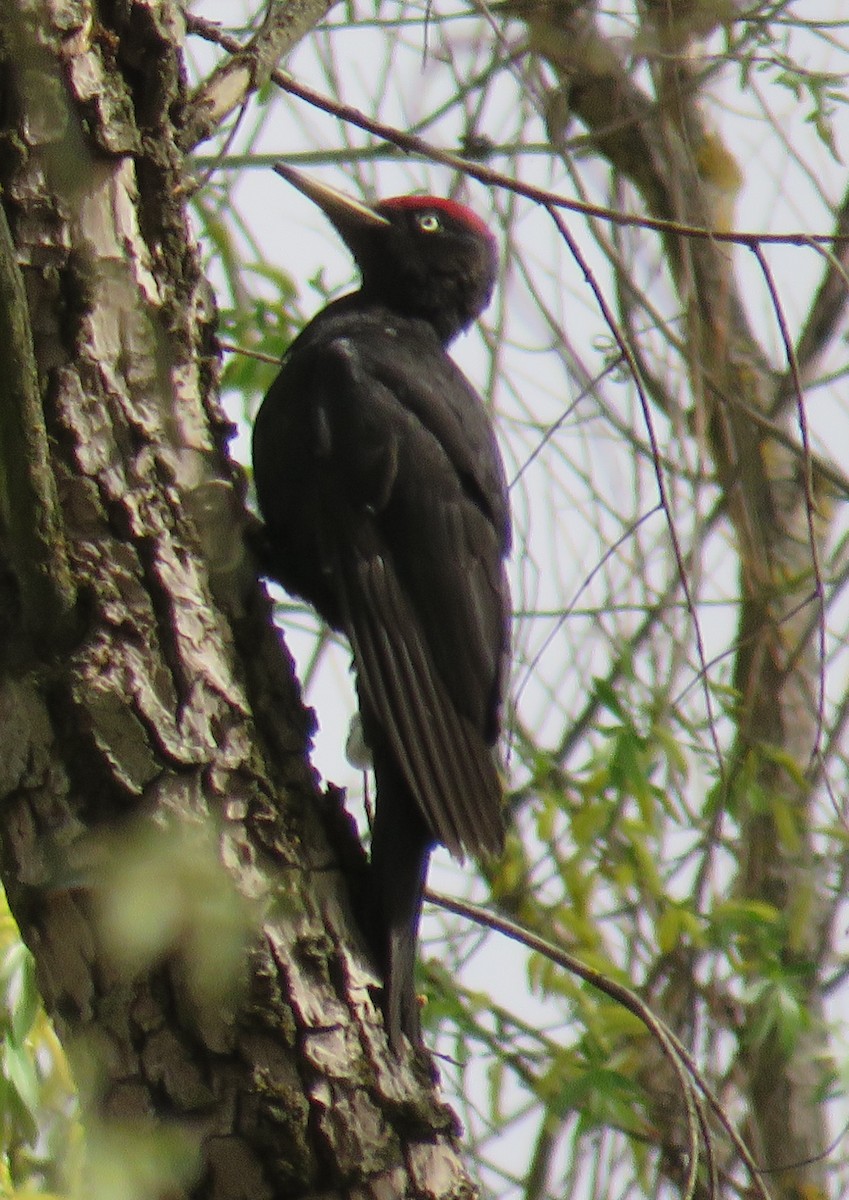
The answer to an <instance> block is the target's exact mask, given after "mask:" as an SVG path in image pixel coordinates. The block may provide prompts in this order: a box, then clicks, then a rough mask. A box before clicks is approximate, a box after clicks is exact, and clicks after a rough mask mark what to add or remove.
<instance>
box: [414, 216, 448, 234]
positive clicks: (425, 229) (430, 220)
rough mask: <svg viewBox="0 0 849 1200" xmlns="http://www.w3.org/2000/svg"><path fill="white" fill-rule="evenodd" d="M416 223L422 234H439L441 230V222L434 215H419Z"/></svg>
mask: <svg viewBox="0 0 849 1200" xmlns="http://www.w3.org/2000/svg"><path fill="white" fill-rule="evenodd" d="M416 221H417V223H418V226H419V229H420V230H421V231H422V233H439V231H440V229H441V228H442V222H441V221H440V219H439V217H438V216H437V215H436V213H432V212H428V213H420V214H419V216H417V217H416Z"/></svg>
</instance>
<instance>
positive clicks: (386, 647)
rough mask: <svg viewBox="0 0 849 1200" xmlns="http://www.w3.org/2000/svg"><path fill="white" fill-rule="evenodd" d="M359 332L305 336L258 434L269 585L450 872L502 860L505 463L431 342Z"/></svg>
mask: <svg viewBox="0 0 849 1200" xmlns="http://www.w3.org/2000/svg"><path fill="white" fill-rule="evenodd" d="M356 319H357V326H356V329H355V330H352V331H351V332H352V336H350V337H349V336H346V334H347V332H348V331H347V329H346V321H345V319H344V315H343V318H341V319H340V318H339V317H336V318H334V319H333V320H331V321H329V322H327V328H326V330H325V331H324V336H322V330H321V329H320V328H319V329H318V330H316V329H315V323H314V326H313V328H312V332H311V336H310V337H309V338H308V339H307V341H306V343H305V344H304V343H302V344H301V346H298V345H297V343H296V347H295V348H294V349H295V351H296V352H293V353H292V354H291V356H290V358H289V360H288V363H287V365H286V366H284V370H283V372H282V373H281V376H280V378H279V380H278V382H277V384H276V385H275V388H274V389H272V392H271V393H270V394H269V397H268V398H267V400H266V403H265V405H264V406H263V409H262V411H261V413H260V416H259V418H258V420H257V426H256V433H255V449H254V462H255V476H256V484H257V490H258V494H259V499H260V506H261V508H262V510H263V514H264V516H265V518H266V521H267V523H268V524H269V526H270V528H271V531H272V537H273V541H274V543H275V544H276V545H279V546H281V547H284V548H288V549H284V550H283V557H282V558H281V561H280V563H279V564H278V570H277V573H278V575H279V577H280V579H281V582H283V583H284V585H285V586H287V587H289V588H290V589H291V590H294V591H296V592H299V593H300V594H301V595H304V596H305V597H306V598H307V599H308V600H311V601H312V603H314V604H315V605H316V606H317V607H318V608H319V610H320V611H322V612H323V614H324V615H325V616H326V617H327V618H328V619H329V620H330V621H331V622H332V623H333V624H335V625H336V626H337V627H340V628H342V629H344V631H345V632H346V634H347V635H348V637H349V639H350V641H351V645H352V648H353V651H354V658H355V664H356V668H357V674H358V680H359V688H360V694H361V704H362V707H363V710H364V717H365V719H366V732H367V734H368V732H369V726H370V725H371V727H372V729H374V725H375V724H376V725H377V727H378V729H379V733H380V736H381V738H382V740H383V741H384V743H385V744H386V746H387V748H389V749H390V750H391V752H392V754H393V756H394V758H395V760H396V762H397V764H398V766H399V768H400V770H401V771H402V773H403V776H404V778H405V780H406V782H407V784H408V786H409V788H410V790H411V792H412V794H413V795H414V797H415V800H416V803H417V804H418V806H419V809H420V811H421V812H422V814H423V815H424V817H425V819H426V821H427V823H428V825H429V827H430V829H431V831H432V833H433V835H434V837H435V838H436V839H437V840H439V841H440V842H443V843H444V844H445V845H446V846H447V847H448V848H449V849H450V850H451V852H452V853H454V854H455V855H458V856H461V855H462V851H463V850H464V849H465V850H467V851H470V852H472V853H479V852H497V851H498V850H499V849H500V847H501V845H502V841H503V831H502V823H501V813H500V809H501V786H500V782H499V778H498V772H497V768H496V765H495V760H494V757H493V754H492V751H491V746H492V744H493V743H494V741H495V739H496V737H497V734H498V726H499V719H500V705H501V697H502V689H503V683H504V668H505V661H506V655H507V649H508V640H509V595H508V591H507V584H506V579H505V574H504V567H503V560H504V556H505V554H506V553H507V550H508V547H509V537H510V533H509V518H508V516H507V512H508V509H507V498H506V487H505V484H504V475H503V469H502V467H501V460H500V457H499V455H498V450H497V447H496V444H495V440H494V437H493V434H492V430H491V427H490V425H489V421H488V418H487V416H486V413H485V411H484V409H483V405H482V403H481V401H480V399H479V397H477V395H476V394H475V393H474V392H473V391H472V389H471V388H470V386H469V384H468V383H467V382H466V380H465V378H464V377H463V375H462V374H461V373H460V371H459V370H458V369H457V368H456V367H455V365H454V364H453V363H452V362H451V360H450V359H449V358H448V357H447V355H446V354H445V353H444V351H443V350H442V347H441V345H440V344H439V341H438V339H437V338H436V337H435V335H433V333H432V331H430V330H429V329H427V328H422V329H421V331H417V335H416V336H411V331H410V329H409V328H405V330H404V336H403V338H398V337H396V336H394V335H393V330H392V326H391V323H389V322H387V321H386V320H375V322H374V325H373V328H371V329H370V330H366V331H365V332H366V335H367V336H364V330H363V328H362V316H361V314H358V315H357V318H356ZM354 332H355V333H356V336H353V333H354ZM267 410H268V411H267ZM271 424H276V426H277V428H276V429H269V426H270V425H271ZM269 433H270V434H271V436H269ZM272 445H273V446H274V447H276V449H275V451H274V452H272V451H270V450H269V449H267V447H269V446H272ZM276 526H277V527H278V528H277V529H276V530H275V527H276ZM281 526H285V528H281Z"/></svg>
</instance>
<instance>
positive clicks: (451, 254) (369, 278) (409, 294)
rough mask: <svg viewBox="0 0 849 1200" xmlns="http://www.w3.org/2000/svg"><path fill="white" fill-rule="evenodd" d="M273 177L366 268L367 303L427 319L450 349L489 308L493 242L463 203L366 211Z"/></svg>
mask: <svg viewBox="0 0 849 1200" xmlns="http://www.w3.org/2000/svg"><path fill="white" fill-rule="evenodd" d="M275 170H276V171H277V173H278V174H279V175H282V176H283V178H284V179H287V180H288V181H289V182H290V183H291V184H293V185H294V186H295V187H296V188H298V190H299V191H301V192H303V194H304V195H305V196H307V197H308V198H309V199H310V200H312V201H313V202H314V203H315V204H317V205H318V207H319V208H320V209H321V210H322V212H323V213H324V214H325V215H326V216H327V218H328V219H329V220H330V221H331V223H332V224H333V226H334V227H335V229H336V230H337V231H338V233H339V235H340V236H341V237H342V239H343V240H344V242H345V244H346V245H347V246H348V248H349V249H350V251H351V253H352V254H353V256H354V258H355V260H356V262H357V266H358V267H359V268H360V272H361V273H362V277H363V285H362V292H363V294H364V295H365V296H366V297H367V298H368V299H370V300H375V301H377V302H378V303H381V304H385V305H386V306H387V307H388V308H390V309H392V310H393V311H395V312H399V313H401V314H402V315H404V316H414V317H422V318H424V319H425V320H427V321H429V322H430V323H431V324H432V325H433V326H434V328H435V329H436V331H437V333H438V334H439V336H440V338H442V340H443V341H444V342H446V343H447V342H450V341H451V340H452V338H454V337H456V335H457V334H458V333H460V332H461V331H462V330H463V329H465V328H466V327H467V326H468V325H470V324H471V322H472V321H474V319H475V318H476V317H478V316H479V315H480V314H481V312H482V311H483V309H484V308H485V307H486V305H487V304H488V303H489V299H490V296H491V295H492V289H493V287H494V285H495V278H496V273H497V269H498V253H497V247H496V242H495V238H494V237H493V236H492V234H491V233H490V231H489V230H488V229H487V227H486V225H485V224H484V223H483V221H482V220H481V219H480V217H478V216H476V214H475V213H473V212H472V211H471V210H470V209H468V208H465V207H464V206H463V205H462V204H457V203H456V202H455V201H453V200H445V199H441V198H439V197H436V196H395V197H393V198H392V199H389V200H381V201H378V202H377V203H376V204H374V205H370V204H364V203H363V202H362V201H360V200H355V199H354V198H353V197H351V196H348V195H346V194H345V193H344V192H340V191H338V190H337V189H336V188H331V187H329V186H328V185H326V184H323V183H319V182H318V181H316V180H314V179H311V178H309V176H306V175H302V174H301V172H300V171H295V170H294V169H293V168H292V167H287V166H284V165H283V164H282V163H280V164H278V165H277V166H276V167H275Z"/></svg>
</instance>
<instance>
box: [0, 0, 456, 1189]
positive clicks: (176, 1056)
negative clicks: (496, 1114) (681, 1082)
mask: <svg viewBox="0 0 849 1200" xmlns="http://www.w3.org/2000/svg"><path fill="white" fill-rule="evenodd" d="M13 7H14V8H15V11H14V12H13V11H12V10H11V9H10V8H7V9H6V10H5V11H4V15H3V18H2V23H0V34H2V54H3V59H4V62H3V67H4V71H3V79H4V92H5V95H4V101H5V103H4V105H3V108H2V131H0V181H2V186H3V207H4V211H5V214H6V217H7V219H8V225H9V230H10V231H11V240H12V243H13V245H14V256H12V257H10V256H7V258H6V263H7V267H8V272H7V273H5V274H4V275H3V278H2V279H0V292H2V302H3V307H4V317H3V320H4V321H6V322H7V324H6V325H4V326H3V331H4V335H7V340H9V342H10V345H11V342H12V338H13V334H14V335H15V336H16V337H17V338H18V342H17V343H16V344H19V345H20V346H21V347H22V348H23V349H22V354H23V359H24V366H23V367H21V368H20V370H21V372H22V374H21V376H20V379H23V380H24V382H23V383H21V385H20V386H19V387H18V386H15V387H10V386H7V387H6V390H5V392H4V394H3V396H2V402H3V406H4V413H5V414H6V417H8V414H9V412H10V409H11V406H12V405H14V406H15V407H14V412H15V423H14V428H15V429H17V430H18V432H17V434H15V436H11V435H10V434H9V430H10V428H12V426H11V425H10V423H9V421H8V420H6V419H5V418H4V420H3V422H2V424H0V433H2V438H3V440H2V446H0V456H2V467H3V471H2V475H3V479H4V482H5V490H4V493H3V495H2V523H0V600H2V606H1V607H0V612H1V613H2V615H3V617H4V625H3V627H2V629H0V718H1V719H0V796H2V800H3V803H2V808H0V813H2V825H0V832H2V837H0V845H1V846H2V849H0V866H2V874H3V880H4V883H5V886H6V889H7V893H8V896H9V900H10V904H11V905H12V908H13V911H14V912H15V915H16V917H17V919H18V921H19V923H20V926H21V930H22V932H23V935H24V937H25V939H26V941H27V943H28V944H29V946H30V947H31V949H32V951H33V953H34V956H35V959H36V964H37V972H38V979H39V983H40V987H41V990H42V994H43V996H44V999H45V1003H46V1005H47V1008H48V1010H49V1012H50V1013H51V1015H52V1016H53V1018H54V1020H55V1022H56V1025H57V1029H58V1031H59V1032H60V1036H61V1037H62V1038H63V1041H64V1043H65V1045H66V1046H67V1047H68V1049H69V1052H70V1054H71V1057H72V1062H74V1063H75V1064H76V1066H77V1068H78V1069H79V1071H80V1072H81V1073H82V1074H86V1075H91V1070H90V1068H91V1065H92V1060H96V1073H95V1074H96V1081H95V1083H94V1084H91V1085H90V1087H89V1093H88V1096H89V1099H88V1102H89V1104H90V1105H91V1111H92V1112H93V1113H95V1112H96V1113H97V1115H98V1117H99V1118H100V1119H102V1120H105V1121H110V1120H114V1121H120V1122H122V1123H124V1124H129V1125H130V1126H131V1127H134V1128H137V1129H139V1130H141V1129H143V1128H146V1127H147V1126H148V1125H149V1124H152V1125H153V1126H154V1127H155V1126H157V1125H168V1124H169V1123H170V1124H173V1125H176V1126H177V1127H179V1128H180V1129H181V1130H183V1131H184V1132H187V1133H188V1135H189V1141H190V1142H191V1144H192V1145H193V1146H195V1147H196V1148H197V1150H198V1153H199V1156H200V1158H199V1162H200V1168H199V1173H198V1175H197V1177H196V1178H194V1179H193V1180H192V1181H191V1182H190V1183H186V1184H183V1185H180V1186H177V1185H174V1186H173V1187H172V1189H171V1190H170V1191H169V1193H168V1194H169V1195H173V1196H177V1195H189V1194H191V1195H193V1196H197V1197H210V1198H211V1197H214V1198H215V1200H230V1198H232V1197H243V1196H247V1195H250V1196H251V1197H252V1198H254V1200H259V1198H261V1197H281V1196H305V1197H306V1196H318V1195H321V1196H323V1197H332V1196H339V1197H342V1196H345V1197H357V1198H359V1200H366V1198H368V1197H375V1198H377V1197H381V1198H383V1197H395V1196H401V1195H404V1196H411V1197H417V1196H427V1197H428V1198H429V1200H434V1198H438V1197H448V1196H451V1197H463V1196H471V1195H473V1194H474V1189H473V1187H472V1185H471V1184H470V1182H469V1180H468V1177H467V1176H466V1174H465V1171H464V1169H463V1166H462V1163H461V1160H460V1157H459V1153H458V1143H457V1126H456V1119H455V1118H454V1116H453V1114H452V1113H451V1112H450V1111H449V1110H448V1109H447V1108H446V1107H445V1106H444V1105H443V1104H442V1103H441V1101H440V1099H439V1096H438V1092H437V1090H436V1088H435V1085H434V1082H433V1074H432V1067H431V1066H430V1064H429V1062H428V1061H426V1060H425V1059H417V1060H414V1059H413V1058H412V1057H411V1058H410V1059H408V1060H405V1061H404V1062H403V1063H399V1062H397V1061H396V1060H395V1059H394V1058H392V1057H391V1056H390V1055H389V1052H388V1049H387V1045H386V1042H385V1038H384V1034H383V1029H382V1024H381V1022H380V1018H379V1016H378V1015H377V1011H376V1008H375V1006H374V1004H373V1003H372V998H371V992H370V988H372V987H373V986H374V982H375V981H374V978H373V976H372V974H371V973H370V970H369V967H368V964H367V963H366V962H365V960H364V958H363V955H362V951H361V943H360V941H359V938H358V936H357V932H356V929H355V928H354V926H353V923H352V920H351V917H350V912H349V905H348V899H347V896H348V891H347V889H348V886H349V884H350V882H351V881H352V880H353V881H354V884H355V885H356V880H357V871H358V869H359V861H360V860H359V858H358V848H357V847H356V845H355V842H354V838H353V834H352V833H351V830H350V828H349V825H348V823H347V820H346V818H345V816H344V814H343V812H342V810H341V808H340V806H339V804H338V799H337V798H336V797H335V796H334V795H333V794H332V793H331V794H326V795H322V794H321V793H319V791H318V789H317V787H316V781H315V778H314V776H313V774H312V772H311V771H310V768H309V765H308V761H307V750H308V742H309V734H310V722H309V717H308V715H307V714H306V713H305V711H304V709H303V706H302V703H301V700H300V696H299V693H298V689H297V685H296V683H295V681H294V675H293V667H292V663H291V660H290V659H289V658H288V657H287V655H286V652H285V649H284V648H283V647H282V646H281V645H280V643H279V641H278V637H277V635H276V633H275V632H274V631H273V629H272V626H271V621H270V611H269V609H270V606H269V602H268V600H267V599H266V598H265V596H264V593H263V591H262V589H261V588H260V587H259V586H258V585H257V583H256V580H255V578H254V576H253V568H252V566H251V563H250V562H249V561H248V560H247V559H246V557H245V554H244V551H243V547H242V519H243V518H242V513H243V499H244V496H243V484H242V480H241V478H240V476H239V474H238V472H236V471H235V470H234V469H233V468H232V466H231V465H230V463H229V462H228V460H227V456H226V452H225V449H224V447H225V444H226V439H227V436H228V432H229V429H228V425H227V422H226V421H225V419H224V417H223V415H222V413H221V412H220V410H219V409H218V408H217V406H216V402H215V398H214V386H215V380H216V369H217V359H216V354H215V343H214V335H213V322H214V313H213V310H212V303H211V299H210V294H209V289H208V287H207V284H206V282H205V280H204V279H203V277H202V276H201V274H200V271H199V266H198V257H197V253H196V248H195V246H194V244H193V240H192V236H191V233H190V229H189V225H188V222H187V218H186V213H185V210H184V207H183V203H182V198H181V184H182V182H183V176H182V169H183V155H182V151H181V150H180V138H181V133H182V130H181V128H180V127H179V126H178V125H176V124H175V121H176V120H178V119H179V115H180V113H181V106H182V104H183V102H184V100H185V81H184V78H183V74H182V66H181V57H180V54H181V49H180V44H181V38H182V36H183V24H182V21H183V18H182V14H181V12H180V9H179V8H178V6H177V5H176V4H169V3H165V4H163V3H160V2H158V0H157V2H156V3H154V2H153V0H128V2H127V3H122V4H114V5H112V4H109V5H100V6H98V8H97V9H96V10H95V9H94V7H93V6H91V5H89V4H88V3H87V2H86V0H58V2H57V3H55V4H53V5H52V6H50V7H49V8H45V7H44V6H41V5H33V6H32V7H31V8H27V7H26V6H20V8H17V7H16V6H13ZM1 232H2V230H0V233H1ZM0 240H2V239H0ZM7 248H8V247H7ZM0 249H2V247H1V246H0ZM21 329H22V330H23V332H22V333H21ZM16 330H17V333H15V331H16ZM27 339H29V341H28V340H27ZM27 346H29V359H28V360H27ZM10 361H11V360H10ZM27 361H28V364H29V365H28V366H27V365H26V363H27ZM27 381H28V385H29V386H27ZM34 397H35V398H36V399H37V400H38V401H39V403H33V398H34ZM22 467H25V468H26V469H23V470H22V469H21V468H22ZM195 828H204V829H211V830H212V831H213V836H214V837H215V839H216V845H217V849H218V857H219V858H220V862H221V865H222V871H225V872H226V880H227V886H229V887H231V888H232V889H233V890H234V891H235V892H236V893H237V894H238V895H241V896H242V897H244V898H246V899H247V900H249V901H250V903H251V904H252V905H253V906H255V907H258V908H259V909H261V912H262V918H261V921H260V920H257V928H255V929H254V931H253V936H252V938H251V946H250V950H249V952H248V954H247V956H246V957H247V962H246V964H245V972H244V973H245V975H246V979H245V982H244V990H243V991H242V992H240V993H239V992H236V993H233V997H235V999H234V998H233V997H231V998H230V1001H229V1002H228V1003H224V1002H222V1003H221V1005H219V1006H217V1007H215V1006H213V1007H209V1006H207V1008H206V1009H204V1007H203V1005H202V1004H200V1003H199V1001H198V997H197V994H196V992H195V990H193V987H192V984H191V969H190V968H191V964H190V963H189V962H188V959H187V956H188V951H187V949H186V946H185V940H186V938H185V935H186V930H185V929H180V930H179V932H178V933H175V935H174V938H173V941H172V942H171V943H170V944H169V945H168V946H167V947H166V948H165V949H164V950H160V952H158V953H157V955H156V957H155V959H154V960H153V961H150V962H146V963H145V964H144V965H143V967H137V969H135V970H132V971H130V970H127V968H126V964H124V965H123V966H122V964H121V963H119V962H116V960H115V957H114V954H113V953H110V951H109V946H108V940H107V939H105V938H104V935H103V931H102V928H101V925H100V922H99V919H98V913H99V912H100V910H101V908H102V903H103V896H102V895H101V893H102V891H103V878H104V876H105V875H108V871H104V870H102V869H101V868H100V867H99V866H98V854H100V855H101V856H103V855H104V854H105V855H106V857H107V858H108V856H109V851H110V850H111V849H113V848H114V847H115V846H117V845H120V842H121V839H122V837H125V836H129V831H132V834H133V836H134V837H138V831H139V829H145V830H147V831H148V832H150V831H151V830H153V831H157V830H158V831H160V832H161V835H162V837H163V839H164V842H165V843H167V842H168V841H169V839H170V838H172V837H173V836H176V835H175V833H174V831H175V830H192V829H195ZM107 835H108V837H107ZM112 839H117V841H116V840H112ZM104 848H105V850H104ZM223 880H224V876H222V886H224V882H223ZM260 925H261V928H260V927H259V926H260ZM237 1001H238V1002H237Z"/></svg>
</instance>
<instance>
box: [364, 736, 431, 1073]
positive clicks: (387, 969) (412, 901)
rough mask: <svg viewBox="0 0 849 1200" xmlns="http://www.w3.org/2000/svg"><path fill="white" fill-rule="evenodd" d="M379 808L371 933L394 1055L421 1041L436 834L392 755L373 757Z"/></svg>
mask: <svg viewBox="0 0 849 1200" xmlns="http://www.w3.org/2000/svg"><path fill="white" fill-rule="evenodd" d="M374 760H375V761H374V768H375V776H376V779H377V788H378V803H377V806H376V813H375V819H374V829H373V830H372V841H371V922H370V925H371V928H370V935H371V941H372V946H373V952H374V955H375V957H376V959H377V961H378V964H379V965H380V967H381V969H382V972H383V1005H382V1007H383V1014H384V1021H385V1023H386V1029H387V1033H388V1035H389V1043H390V1045H391V1046H392V1048H393V1050H395V1051H396V1052H397V1051H399V1050H400V1048H401V1035H402V1033H403V1034H406V1035H407V1037H408V1038H409V1039H410V1041H411V1042H412V1043H413V1044H414V1045H418V1044H420V1042H421V1024H420V1019H419V1005H418V1000H417V998H416V987H415V964H416V942H417V939H418V930H419V918H420V916H421V908H422V892H423V891H424V885H425V879H426V876H427V868H428V862H429V860H430V852H431V849H432V847H433V835H432V834H431V832H430V830H429V829H428V827H427V825H426V823H425V820H424V818H423V816H422V814H421V812H420V810H419V806H418V804H417V803H416V801H415V798H414V797H413V794H412V792H411V790H410V788H409V786H408V785H407V783H406V782H405V780H404V777H403V774H402V773H401V771H400V770H399V769H398V767H397V765H396V764H395V762H394V761H393V759H392V757H391V755H389V754H386V753H385V752H384V751H381V750H379V749H378V750H376V751H375V752H374Z"/></svg>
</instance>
